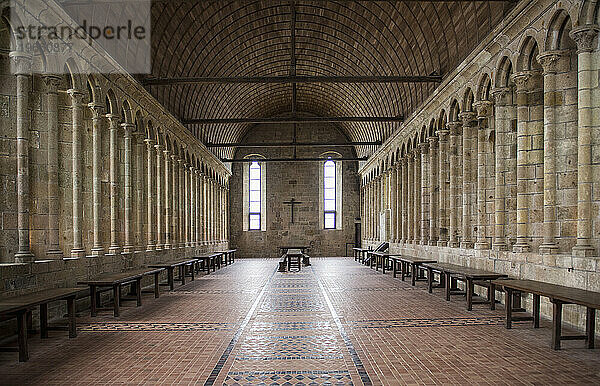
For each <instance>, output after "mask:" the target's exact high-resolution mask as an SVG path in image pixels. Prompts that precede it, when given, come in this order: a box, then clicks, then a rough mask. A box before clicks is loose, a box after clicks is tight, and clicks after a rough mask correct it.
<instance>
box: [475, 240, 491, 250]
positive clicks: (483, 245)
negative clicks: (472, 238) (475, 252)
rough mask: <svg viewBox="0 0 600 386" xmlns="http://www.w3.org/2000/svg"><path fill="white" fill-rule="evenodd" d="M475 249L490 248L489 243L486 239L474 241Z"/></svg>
mask: <svg viewBox="0 0 600 386" xmlns="http://www.w3.org/2000/svg"><path fill="white" fill-rule="evenodd" d="M475 249H479V250H482V249H490V243H488V242H487V241H481V242H479V241H478V242H476V243H475Z"/></svg>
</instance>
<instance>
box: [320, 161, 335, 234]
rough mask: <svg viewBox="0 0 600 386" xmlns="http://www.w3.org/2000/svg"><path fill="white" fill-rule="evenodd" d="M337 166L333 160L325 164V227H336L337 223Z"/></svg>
mask: <svg viewBox="0 0 600 386" xmlns="http://www.w3.org/2000/svg"><path fill="white" fill-rule="evenodd" d="M335 175H336V166H335V162H334V161H332V160H329V161H326V162H325V164H324V165H323V200H324V201H323V214H324V216H325V218H324V224H325V229H335V223H336V213H337V212H336V208H337V205H336V197H337V194H336V178H335Z"/></svg>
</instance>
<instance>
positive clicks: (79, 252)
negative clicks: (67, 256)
mask: <svg viewBox="0 0 600 386" xmlns="http://www.w3.org/2000/svg"><path fill="white" fill-rule="evenodd" d="M71 257H72V258H73V259H80V258H82V257H85V250H83V249H80V248H73V249H71Z"/></svg>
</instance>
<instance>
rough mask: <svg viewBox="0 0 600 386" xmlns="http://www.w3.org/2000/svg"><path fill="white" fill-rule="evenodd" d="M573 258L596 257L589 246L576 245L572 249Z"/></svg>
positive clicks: (594, 251) (593, 250)
mask: <svg viewBox="0 0 600 386" xmlns="http://www.w3.org/2000/svg"><path fill="white" fill-rule="evenodd" d="M572 253H573V256H577V257H592V256H595V255H596V250H595V249H594V247H592V246H591V245H576V246H574V247H573V249H572Z"/></svg>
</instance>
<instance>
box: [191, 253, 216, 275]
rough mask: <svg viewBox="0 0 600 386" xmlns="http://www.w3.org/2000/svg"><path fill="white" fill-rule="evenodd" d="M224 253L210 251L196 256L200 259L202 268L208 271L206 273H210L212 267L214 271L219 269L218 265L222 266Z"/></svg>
mask: <svg viewBox="0 0 600 386" xmlns="http://www.w3.org/2000/svg"><path fill="white" fill-rule="evenodd" d="M222 255H223V252H209V253H204V254H201V255H197V256H194V258H195V259H196V260H198V263H199V265H200V266H201V267H202V270H204V271H206V273H210V270H211V268H212V270H213V272H216V271H217V267H219V268H221V256H222Z"/></svg>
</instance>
